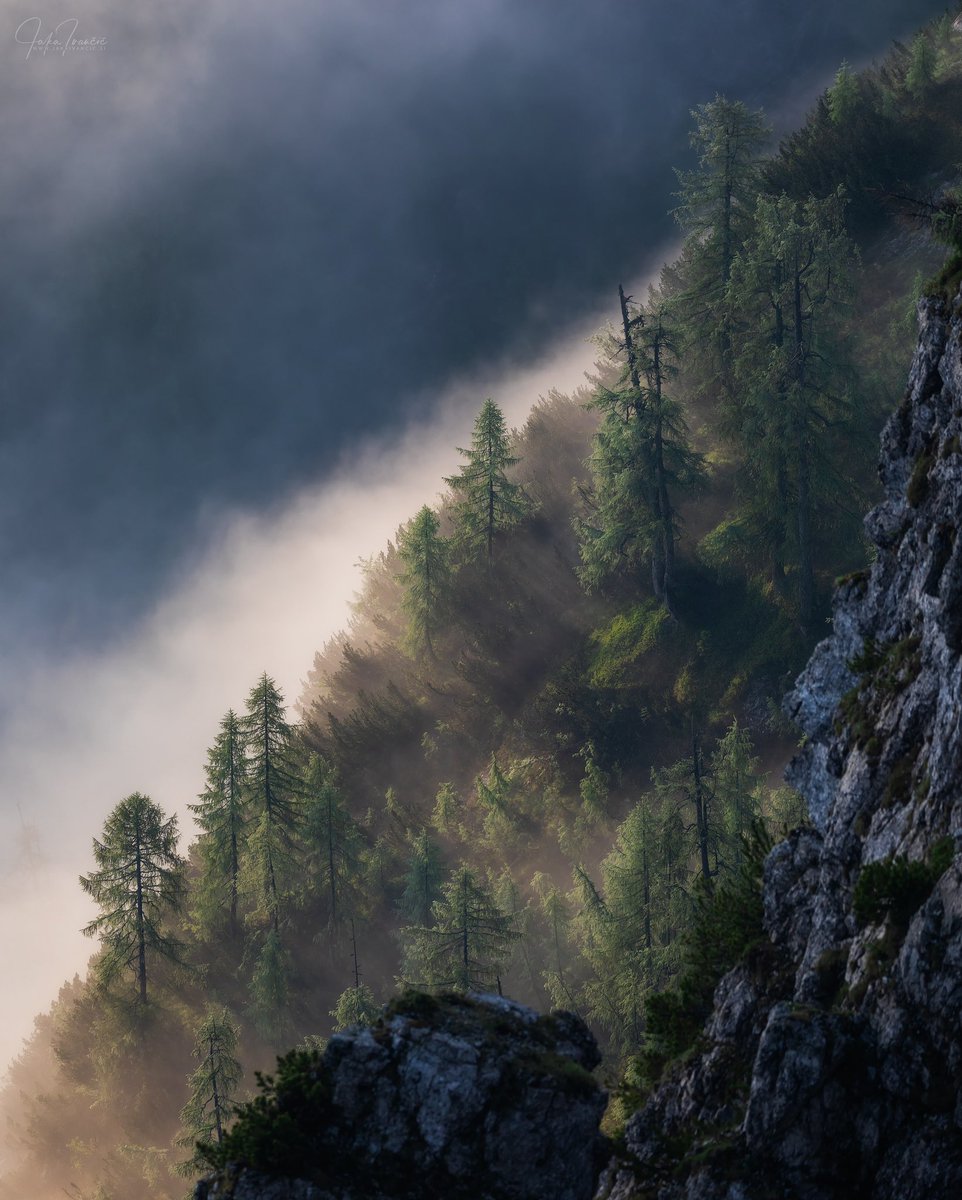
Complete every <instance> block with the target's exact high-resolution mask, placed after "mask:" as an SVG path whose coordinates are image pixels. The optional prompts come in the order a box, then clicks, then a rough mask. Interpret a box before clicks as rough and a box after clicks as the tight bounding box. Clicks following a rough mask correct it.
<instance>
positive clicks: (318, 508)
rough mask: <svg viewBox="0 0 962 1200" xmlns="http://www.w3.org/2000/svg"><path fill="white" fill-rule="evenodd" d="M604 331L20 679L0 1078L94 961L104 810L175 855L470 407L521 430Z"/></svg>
mask: <svg viewBox="0 0 962 1200" xmlns="http://www.w3.org/2000/svg"><path fill="white" fill-rule="evenodd" d="M639 286H643V285H642V284H639ZM603 319H604V318H603V315H602V314H598V315H597V316H596V317H595V318H593V319H592V320H591V321H590V322H589V323H588V324H586V325H585V327H584V329H583V330H580V331H579V332H578V333H576V334H574V335H573V336H572V337H571V338H570V339H567V340H565V341H564V342H563V343H560V344H559V345H557V346H555V347H553V348H552V350H551V351H550V352H549V353H548V354H547V355H546V356H544V357H543V358H542V359H541V360H540V361H539V362H537V363H535V364H534V365H532V366H531V367H529V368H528V369H526V370H523V371H517V370H516V371H512V372H494V373H492V374H491V375H489V376H488V377H487V378H481V377H477V378H473V379H464V380H462V381H461V382H459V383H457V384H454V385H452V386H451V387H450V388H449V389H448V391H447V393H446V395H445V397H444V399H443V402H442V403H440V404H439V405H438V406H437V408H436V409H435V413H434V416H433V419H432V420H431V421H430V422H428V423H423V424H416V425H411V426H409V427H408V428H407V429H406V430H405V431H402V432H401V433H400V434H398V435H395V436H394V437H392V438H391V439H390V440H387V439H383V438H382V439H374V438H371V439H369V440H368V441H366V442H365V443H364V444H362V445H360V446H359V447H357V449H356V450H355V452H354V453H353V455H351V456H347V455H345V456H344V457H343V458H342V459H341V461H340V462H339V463H338V464H337V467H336V468H335V470H334V471H333V472H332V474H331V477H330V478H329V479H328V480H326V481H325V482H324V483H323V484H322V485H319V486H317V487H315V488H309V489H305V490H304V491H302V492H300V493H299V494H298V495H297V496H296V497H295V498H293V499H292V500H291V501H290V502H289V503H288V504H286V505H284V506H282V507H279V508H278V509H277V510H276V511H274V512H271V513H269V514H267V515H254V514H250V513H236V514H235V515H234V516H233V517H231V518H229V519H225V520H224V522H223V523H222V526H221V528H220V529H219V531H218V532H217V534H216V536H212V537H211V538H210V541H209V543H208V545H207V547H206V548H205V550H204V551H203V552H202V553H198V554H197V555H196V556H195V558H194V561H193V565H192V566H191V567H190V569H185V571H184V572H183V573H182V576H181V577H180V578H179V580H178V581H177V582H176V584H175V586H173V587H172V589H171V591H170V593H169V594H168V595H167V596H166V597H165V598H164V599H163V600H162V601H161V602H160V603H158V604H157V605H156V606H155V607H154V608H153V610H152V611H151V612H150V613H149V614H148V616H147V617H146V618H145V619H144V620H143V622H142V623H141V624H140V625H139V626H138V627H137V628H136V629H133V630H131V631H129V632H128V633H126V634H125V635H124V636H123V637H120V638H118V640H117V642H116V644H114V645H113V646H112V647H111V648H110V649H109V650H108V651H106V652H99V653H81V654H78V655H75V656H70V657H67V658H66V659H62V660H60V661H57V662H55V663H52V662H48V663H46V664H44V665H43V666H39V667H38V666H36V665H31V664H30V663H29V662H28V661H21V662H20V663H18V664H17V675H18V678H19V680H20V689H19V695H18V705H17V710H16V713H15V714H14V715H13V717H12V718H11V720H10V721H9V722H8V724H7V726H6V728H5V730H4V732H3V736H2V738H0V776H2V778H3V779H4V781H5V788H6V795H7V796H15V797H20V803H19V808H18V807H17V806H16V805H12V806H9V807H8V806H5V807H4V810H3V812H2V814H0V822H2V825H0V845H2V846H3V847H4V850H3V852H2V854H0V877H2V878H3V879H5V880H6V881H7V882H6V885H5V886H4V887H3V888H2V890H0V944H2V945H3V947H4V953H5V955H6V956H7V961H8V962H15V963H16V964H17V969H16V971H15V972H13V971H11V972H10V973H9V974H8V976H7V979H6V983H5V986H4V989H3V992H2V994H0V1031H2V1033H0V1062H2V1063H6V1062H7V1061H9V1059H10V1058H11V1057H12V1056H14V1055H15V1054H16V1053H17V1052H18V1049H19V1046H20V1044H21V1040H22V1039H23V1038H24V1037H25V1036H27V1035H28V1034H29V1032H30V1026H31V1019H32V1017H33V1016H34V1014H36V1013H37V1012H39V1011H45V1010H46V1009H47V1007H49V1004H50V1003H51V1001H52V1000H53V998H54V997H55V996H56V993H57V989H58V987H59V986H60V984H61V983H62V982H63V980H64V979H65V978H68V977H69V976H71V975H72V974H73V973H74V972H75V971H81V972H82V971H83V968H84V965H85V963H86V961H87V958H88V957H89V955H90V954H91V953H92V951H93V950H94V949H95V945H94V944H93V943H91V942H89V941H87V940H86V939H85V938H83V937H82V936H81V934H80V932H79V930H80V927H81V926H82V925H83V923H84V922H85V921H86V920H87V919H89V915H92V911H93V910H92V909H90V908H89V901H88V900H87V898H86V897H85V896H84V895H83V894H82V893H81V890H80V887H79V886H78V884H77V876H78V875H79V874H81V873H82V872H86V871H88V870H90V868H91V865H92V856H91V852H90V844H91V838H93V837H95V836H99V834H100V832H101V828H102V825H103V821H104V818H105V817H106V815H107V813H108V812H109V811H110V809H111V808H113V807H114V805H115V804H117V802H118V801H120V800H121V799H122V798H123V797H124V796H126V795H128V794H129V793H130V792H132V791H144V792H147V793H149V794H150V795H151V797H152V798H153V799H154V800H156V801H157V802H158V803H159V804H161V805H162V806H163V807H164V809H165V810H166V811H168V812H176V813H177V814H178V815H179V818H180V823H181V830H182V834H183V841H184V842H185V844H186V842H187V841H188V840H190V839H191V838H192V836H193V826H192V819H191V816H190V813H189V812H188V810H187V805H188V804H189V803H191V802H193V801H194V799H195V797H196V795H197V793H198V792H199V791H200V789H201V788H202V786H203V767H204V763H205V759H206V749H207V746H208V745H209V744H210V743H211V742H212V741H213V738H214V736H215V734H216V732H217V725H218V723H219V721H220V719H221V717H222V716H223V714H224V712H225V711H226V710H227V709H228V708H229V707H231V706H233V707H234V708H238V709H239V708H242V707H243V703H244V699H245V697H246V695H247V693H248V691H249V690H250V688H251V686H252V685H253V684H254V683H255V682H256V679H257V677H258V676H259V674H260V673H261V672H262V671H264V670H267V671H268V672H269V673H270V674H271V675H272V676H274V677H275V678H276V679H277V681H278V683H279V684H280V686H281V688H282V690H283V691H284V693H285V696H286V698H287V701H288V704H289V705H290V706H291V716H292V717H294V715H295V714H294V712H293V704H294V702H295V701H296V700H297V699H298V696H299V693H300V691H301V681H302V679H303V677H304V676H305V674H306V672H307V670H308V668H309V667H310V664H311V657H312V654H313V652H314V650H315V649H317V648H319V647H320V646H321V645H322V644H323V643H324V641H326V640H327V638H328V637H330V636H331V635H332V634H333V633H335V632H337V631H338V630H339V629H341V628H342V627H343V626H344V625H345V624H346V621H347V618H348V616H349V610H348V602H349V601H350V599H351V598H352V596H353V594H354V592H355V589H356V588H357V586H358V583H359V574H358V570H357V564H358V561H359V559H360V558H363V557H365V556H368V555H371V554H374V553H377V552H378V551H379V550H380V549H382V548H383V546H384V544H385V543H386V542H387V540H388V539H390V538H392V537H393V536H394V533H395V531H396V529H397V527H398V525H399V524H400V523H401V522H402V521H404V520H406V519H407V518H408V517H410V516H411V515H413V513H414V512H415V511H416V510H417V508H418V507H419V506H420V505H421V504H424V503H432V502H433V501H434V500H435V499H436V497H437V495H438V493H439V492H440V491H441V490H442V489H443V486H444V484H443V476H444V475H448V474H452V473H453V472H454V471H456V469H457V466H458V464H459V462H460V458H459V455H458V453H457V449H456V447H457V446H458V445H464V444H465V443H466V442H467V441H468V439H469V437H470V429H471V424H472V422H473V419H474V416H475V413H476V410H477V408H478V407H479V406H480V403H481V401H482V400H483V398H484V397H485V396H487V395H489V394H490V395H493V396H496V397H497V399H498V402H499V404H500V405H501V406H502V408H503V409H504V411H505V414H506V416H507V418H508V420H509V421H511V422H512V423H514V424H520V423H522V422H523V421H524V419H525V417H526V416H527V414H528V410H529V409H530V407H531V405H532V403H533V402H534V401H535V400H536V399H537V397H538V395H539V394H543V393H546V392H547V391H548V390H549V389H550V388H552V387H559V388H561V389H568V390H574V389H575V388H576V387H578V386H579V385H580V384H582V383H584V374H585V371H587V370H590V368H591V367H592V364H593V359H594V352H595V348H594V346H593V344H592V343H590V342H589V340H588V335H589V334H590V333H592V332H593V331H594V330H595V329H596V328H597V327H598V325H599V324H600V323H601V322H602V320H603ZM88 914H89V915H88Z"/></svg>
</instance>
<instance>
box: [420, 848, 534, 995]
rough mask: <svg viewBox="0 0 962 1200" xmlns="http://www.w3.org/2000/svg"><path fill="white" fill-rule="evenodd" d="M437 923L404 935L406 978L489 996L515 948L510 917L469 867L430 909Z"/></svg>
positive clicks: (447, 884)
mask: <svg viewBox="0 0 962 1200" xmlns="http://www.w3.org/2000/svg"><path fill="white" fill-rule="evenodd" d="M431 915H432V918H433V924H432V925H431V926H430V927H423V926H422V927H411V928H409V929H407V930H406V931H404V936H405V940H406V941H407V946H406V955H405V976H406V978H407V979H409V980H410V981H411V982H412V983H415V984H417V985H418V986H427V987H432V988H454V989H455V990H457V991H488V990H490V989H492V988H494V987H496V986H497V983H498V979H499V976H500V973H501V971H502V969H503V966H504V962H505V960H506V958H507V956H508V952H509V949H510V946H511V943H512V942H513V941H515V940H516V939H517V937H518V933H517V931H516V930H515V928H514V926H513V924H512V920H511V917H510V916H509V915H507V914H505V913H503V912H501V911H500V909H499V908H498V906H497V904H496V903H495V901H494V899H493V897H492V895H491V893H490V891H489V890H488V889H487V888H486V887H485V886H484V885H483V884H482V883H481V882H480V881H479V880H478V878H477V876H476V875H475V873H474V872H473V871H472V870H471V869H470V867H468V866H466V865H465V864H463V863H462V864H461V866H459V867H457V868H456V869H455V870H454V871H453V872H452V874H451V876H450V878H449V879H448V880H447V881H446V882H445V883H444V884H443V885H442V887H441V898H440V899H439V900H436V901H435V902H434V904H433V905H432V909H431Z"/></svg>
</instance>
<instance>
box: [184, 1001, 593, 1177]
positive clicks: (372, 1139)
mask: <svg viewBox="0 0 962 1200" xmlns="http://www.w3.org/2000/svg"><path fill="white" fill-rule="evenodd" d="M599 1062H600V1055H599V1053H598V1048H597V1045H596V1044H595V1040H594V1038H593V1036H592V1035H591V1033H590V1032H589V1030H588V1029H587V1027H586V1026H585V1025H584V1023H583V1022H582V1021H581V1020H580V1019H579V1018H578V1017H575V1016H573V1015H572V1014H570V1013H564V1012H555V1013H552V1014H551V1015H550V1016H539V1015H538V1014H537V1013H535V1012H534V1011H532V1010H531V1009H529V1008H525V1007H524V1006H522V1005H520V1004H515V1003H513V1002H511V1001H509V1000H505V999H502V998H501V997H499V996H482V995H475V996H471V997H464V996H455V995H451V996H446V997H442V998H434V997H430V996H421V995H416V996H407V997H402V998H401V999H399V1000H396V1001H394V1002H392V1004H391V1005H389V1006H388V1009H387V1011H386V1012H385V1016H384V1018H383V1019H382V1020H381V1021H379V1022H378V1024H377V1025H375V1026H374V1027H372V1028H361V1029H354V1030H350V1031H348V1032H346V1033H342V1034H336V1035H335V1036H334V1037H332V1038H331V1040H330V1042H329V1043H328V1046H327V1049H326V1051H325V1053H324V1057H323V1059H322V1061H321V1064H320V1067H319V1072H320V1074H321V1075H322V1076H323V1086H324V1088H325V1092H326V1094H327V1095H328V1096H329V1105H328V1108H327V1110H326V1112H325V1119H324V1121H323V1122H322V1124H323V1128H320V1129H312V1130H305V1131H302V1132H303V1133H304V1134H305V1135H306V1137H308V1138H309V1139H310V1140H311V1145H312V1151H311V1154H312V1158H313V1161H312V1163H311V1167H312V1170H311V1172H310V1174H311V1176H312V1178H310V1179H299V1180H295V1179H288V1178H278V1177H276V1176H273V1177H272V1176H271V1175H268V1174H264V1173H262V1172H259V1171H256V1170H251V1169H246V1168H245V1169H242V1168H241V1167H239V1166H236V1167H229V1168H228V1169H227V1170H226V1171H225V1172H224V1173H223V1174H222V1175H220V1176H217V1177H214V1178H211V1179H208V1180H203V1181H202V1182H201V1183H200V1184H198V1186H197V1190H196V1193H195V1195H196V1200H226V1198H227V1197H230V1198H231V1200H414V1198H415V1197H416V1198H418V1200H426V1198H428V1197H434V1196H437V1197H439V1198H440V1197H444V1198H445V1200H457V1198H459V1197H464V1198H465V1200H467V1198H468V1197H470V1200H589V1197H590V1196H591V1195H592V1193H593V1191H594V1186H595V1180H596V1178H597V1173H598V1167H599V1165H600V1163H601V1161H602V1160H603V1144H604V1143H603V1140H602V1139H601V1138H600V1136H599V1133H598V1125H599V1122H600V1120H601V1116H602V1113H603V1112H604V1109H605V1105H606V1096H605V1093H604V1092H603V1091H602V1090H601V1088H600V1087H599V1086H598V1084H597V1082H596V1081H595V1079H594V1077H593V1075H592V1074H591V1071H592V1070H593V1069H594V1068H595V1067H596V1066H597V1065H598V1063H599ZM301 1140H303V1139H301Z"/></svg>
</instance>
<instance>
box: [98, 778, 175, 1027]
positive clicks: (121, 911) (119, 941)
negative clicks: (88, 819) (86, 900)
mask: <svg viewBox="0 0 962 1200" xmlns="http://www.w3.org/2000/svg"><path fill="white" fill-rule="evenodd" d="M93 851H94V860H95V861H96V863H97V867H98V870H96V871H93V872H91V874H89V875H81V877H80V886H81V887H82V888H83V890H84V891H85V892H86V893H87V895H88V896H91V897H92V898H93V899H94V900H95V901H96V903H97V904H98V905H99V907H100V909H101V912H100V915H99V916H97V917H95V918H94V919H93V920H92V921H91V922H90V923H89V924H88V925H86V926H85V927H84V930H83V932H84V934H85V936H86V937H94V936H95V935H96V936H99V937H100V942H101V948H102V949H101V954H100V957H99V958H98V960H97V962H96V967H95V970H96V972H97V975H98V977H99V978H100V979H101V981H102V982H104V983H105V984H106V983H109V982H110V981H111V980H113V979H114V978H115V977H116V976H117V975H118V974H119V973H120V972H121V971H123V970H128V969H129V970H133V972H134V974H135V976H136V978H137V985H138V990H139V999H140V1003H141V1004H146V1003H147V981H148V970H147V967H148V962H149V960H150V959H151V958H162V959H168V960H171V961H173V962H180V961H181V953H182V950H183V946H182V945H181V943H180V942H178V941H177V939H176V938H174V937H173V936H171V935H170V934H168V933H165V932H164V931H163V922H164V919H165V918H166V917H168V916H169V915H170V914H171V913H172V912H174V911H175V910H176V909H177V908H178V907H179V906H180V902H181V897H182V894H183V865H184V864H183V860H182V859H181V857H180V855H179V854H178V853H177V818H176V816H174V817H170V818H166V819H165V817H164V813H163V810H162V809H161V808H160V806H159V805H157V804H155V803H154V802H153V801H152V800H151V799H150V797H149V796H144V795H142V794H141V793H140V792H134V793H133V794H132V795H130V796H127V797H126V798H125V799H123V800H121V802H120V803H119V804H118V805H117V807H116V808H115V809H114V810H113V812H112V813H111V814H110V816H109V817H108V818H107V821H106V823H105V825H104V832H103V840H102V841H98V840H97V839H96V838H94V843H93Z"/></svg>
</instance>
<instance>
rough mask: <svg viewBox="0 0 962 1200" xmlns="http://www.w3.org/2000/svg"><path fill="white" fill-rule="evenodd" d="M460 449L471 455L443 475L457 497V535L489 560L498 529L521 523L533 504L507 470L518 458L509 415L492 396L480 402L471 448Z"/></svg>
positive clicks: (471, 550)
mask: <svg viewBox="0 0 962 1200" xmlns="http://www.w3.org/2000/svg"><path fill="white" fill-rule="evenodd" d="M458 453H459V454H460V455H462V456H463V457H464V458H465V459H466V460H467V461H466V462H465V463H464V464H463V465H462V467H461V470H460V471H459V473H458V474H457V475H453V476H451V477H449V478H445V481H444V482H445V483H446V484H447V485H448V487H450V488H451V489H452V491H453V492H454V494H455V497H456V503H455V507H454V519H455V527H456V530H457V540H458V543H459V544H460V545H461V546H462V547H463V548H464V549H465V550H466V551H467V553H468V554H469V555H472V556H480V555H481V554H482V553H483V554H484V556H485V557H486V559H487V561H488V562H489V563H490V562H491V561H492V560H493V558H494V544H495V539H496V537H497V535H498V533H499V532H500V531H502V530H504V529H509V528H510V527H511V526H512V525H516V524H517V523H518V522H519V521H521V520H522V519H523V518H524V517H525V516H526V515H527V514H528V512H529V511H530V508H531V505H530V502H529V501H528V499H527V497H526V496H525V494H524V490H523V488H522V487H521V486H520V485H519V484H517V483H513V482H512V481H511V480H509V479H508V477H507V475H506V473H505V472H507V471H508V470H510V468H511V467H514V466H516V465H517V463H518V462H519V459H517V458H515V457H513V456H512V454H511V451H510V444H509V440H508V430H507V426H506V425H505V423H504V416H503V414H502V412H501V409H500V408H498V406H497V405H496V404H495V403H494V401H493V400H490V399H488V400H485V402H484V404H483V405H482V406H481V411H480V412H479V413H478V416H477V419H476V420H475V422H474V431H473V433H472V436H471V446H470V448H469V449H467V450H465V449H463V448H461V447H458Z"/></svg>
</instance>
